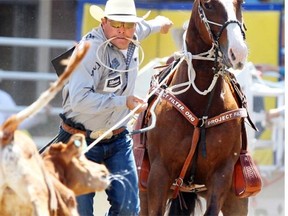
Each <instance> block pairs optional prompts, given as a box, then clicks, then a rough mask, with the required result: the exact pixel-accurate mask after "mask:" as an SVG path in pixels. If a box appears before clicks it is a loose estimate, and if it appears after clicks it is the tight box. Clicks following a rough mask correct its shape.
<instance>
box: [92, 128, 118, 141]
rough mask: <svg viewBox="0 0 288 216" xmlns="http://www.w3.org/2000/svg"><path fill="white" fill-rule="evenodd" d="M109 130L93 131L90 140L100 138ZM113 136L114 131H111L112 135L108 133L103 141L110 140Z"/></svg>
mask: <svg viewBox="0 0 288 216" xmlns="http://www.w3.org/2000/svg"><path fill="white" fill-rule="evenodd" d="M106 131H107V130H105V129H102V130H98V131H92V132H91V133H90V136H89V137H90V138H91V139H97V138H98V137H100V136H101V135H102V134H104V133H105V132H106ZM112 136H113V131H111V132H110V133H108V134H107V135H106V136H105V137H103V139H110V138H111V137H112Z"/></svg>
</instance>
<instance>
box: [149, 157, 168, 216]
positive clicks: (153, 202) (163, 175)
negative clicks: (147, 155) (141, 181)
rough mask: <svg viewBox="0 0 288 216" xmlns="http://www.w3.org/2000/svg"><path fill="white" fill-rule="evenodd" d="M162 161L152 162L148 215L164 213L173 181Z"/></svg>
mask: <svg viewBox="0 0 288 216" xmlns="http://www.w3.org/2000/svg"><path fill="white" fill-rule="evenodd" d="M168 179H169V175H168V172H167V170H166V169H165V167H164V166H163V163H162V162H155V163H153V164H151V170H150V173H149V178H148V191H147V192H148V194H147V195H148V211H149V212H148V215H149V216H153V215H164V213H165V209H166V203H167V199H168V191H169V189H170V186H171V184H172V183H171V182H170V181H169V180H168Z"/></svg>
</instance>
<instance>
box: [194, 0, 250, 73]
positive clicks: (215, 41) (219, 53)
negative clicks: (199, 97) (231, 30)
mask: <svg viewBox="0 0 288 216" xmlns="http://www.w3.org/2000/svg"><path fill="white" fill-rule="evenodd" d="M198 13H199V17H200V19H201V20H202V21H203V23H204V25H205V27H206V30H207V32H208V34H209V36H210V38H211V40H212V44H213V47H214V54H215V61H214V72H216V71H219V64H218V62H219V60H218V59H219V56H220V57H221V56H222V51H221V48H220V46H219V40H220V37H221V35H222V33H223V31H224V30H225V29H226V28H227V26H228V25H230V24H232V23H235V24H237V25H238V26H239V28H240V31H241V34H242V36H243V39H244V40H245V39H246V35H245V31H244V30H246V28H245V25H244V23H243V24H242V23H240V22H239V21H238V20H227V21H226V22H225V23H224V24H219V23H216V22H213V21H210V20H208V19H207V17H206V14H205V12H204V9H203V7H202V6H201V2H200V3H199V5H198ZM210 24H212V25H216V26H220V27H221V28H220V31H219V32H217V34H215V33H214V32H213V31H212V30H211V28H210Z"/></svg>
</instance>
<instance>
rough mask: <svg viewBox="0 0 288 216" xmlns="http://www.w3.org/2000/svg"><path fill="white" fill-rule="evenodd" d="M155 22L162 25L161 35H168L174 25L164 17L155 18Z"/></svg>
mask: <svg viewBox="0 0 288 216" xmlns="http://www.w3.org/2000/svg"><path fill="white" fill-rule="evenodd" d="M155 20H157V22H159V23H161V29H160V33H161V34H166V33H168V31H169V29H170V28H171V27H172V25H173V22H172V21H171V20H170V19H168V18H167V17H164V16H157V17H155Z"/></svg>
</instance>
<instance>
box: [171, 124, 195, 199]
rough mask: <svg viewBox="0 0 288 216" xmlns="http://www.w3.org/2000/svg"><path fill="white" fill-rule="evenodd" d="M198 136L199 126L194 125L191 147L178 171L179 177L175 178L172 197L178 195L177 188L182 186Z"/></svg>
mask: <svg viewBox="0 0 288 216" xmlns="http://www.w3.org/2000/svg"><path fill="white" fill-rule="evenodd" d="M199 136H200V128H198V127H195V128H194V132H193V136H192V142H191V148H190V151H189V153H188V156H187V157H186V160H185V162H184V165H183V167H182V170H181V172H180V175H179V177H178V178H177V179H176V180H175V184H174V185H175V189H174V193H173V198H176V197H177V196H178V193H179V189H180V187H181V186H182V184H183V182H184V177H185V175H186V172H187V169H188V167H189V165H190V163H191V160H192V157H193V155H194V153H195V150H196V147H197V143H198V140H199Z"/></svg>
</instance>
